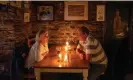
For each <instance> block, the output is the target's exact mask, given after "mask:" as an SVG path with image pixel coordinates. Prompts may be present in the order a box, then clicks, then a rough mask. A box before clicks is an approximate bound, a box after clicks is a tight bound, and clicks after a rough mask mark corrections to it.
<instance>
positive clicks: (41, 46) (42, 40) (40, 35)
mask: <svg viewBox="0 0 133 80" xmlns="http://www.w3.org/2000/svg"><path fill="white" fill-rule="evenodd" d="M48 52H49V49H48V31H47V30H40V31H38V32H37V34H36V38H35V43H34V44H33V46H32V47H31V49H30V52H29V55H28V58H27V61H26V64H25V67H26V68H28V69H29V68H31V67H32V66H33V64H34V63H36V62H39V61H41V60H42V59H43V58H45V57H46V56H47V54H48Z"/></svg>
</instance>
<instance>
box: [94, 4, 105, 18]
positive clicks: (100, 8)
mask: <svg viewBox="0 0 133 80" xmlns="http://www.w3.org/2000/svg"><path fill="white" fill-rule="evenodd" d="M96 21H105V5H97V6H96Z"/></svg>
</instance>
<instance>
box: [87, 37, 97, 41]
mask: <svg viewBox="0 0 133 80" xmlns="http://www.w3.org/2000/svg"><path fill="white" fill-rule="evenodd" d="M87 40H88V41H89V42H95V41H97V40H96V39H95V38H94V37H93V36H91V35H89V36H88V37H87Z"/></svg>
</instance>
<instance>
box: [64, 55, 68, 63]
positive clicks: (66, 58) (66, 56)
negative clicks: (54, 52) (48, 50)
mask: <svg viewBox="0 0 133 80" xmlns="http://www.w3.org/2000/svg"><path fill="white" fill-rule="evenodd" d="M64 62H68V55H67V53H66V54H65V56H64Z"/></svg>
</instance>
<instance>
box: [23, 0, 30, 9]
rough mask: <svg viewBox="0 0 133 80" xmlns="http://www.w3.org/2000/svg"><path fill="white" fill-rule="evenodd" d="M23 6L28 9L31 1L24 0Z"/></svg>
mask: <svg viewBox="0 0 133 80" xmlns="http://www.w3.org/2000/svg"><path fill="white" fill-rule="evenodd" d="M23 5H24V8H26V9H30V7H31V2H30V1H24V4H23Z"/></svg>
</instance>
